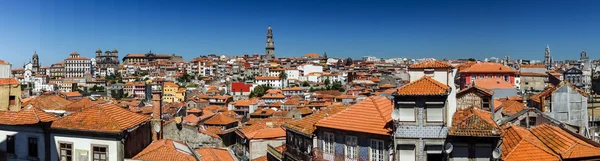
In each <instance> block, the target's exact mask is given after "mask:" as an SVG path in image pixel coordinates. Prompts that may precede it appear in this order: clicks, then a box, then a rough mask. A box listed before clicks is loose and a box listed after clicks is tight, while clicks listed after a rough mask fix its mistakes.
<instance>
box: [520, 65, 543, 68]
mask: <svg viewBox="0 0 600 161" xmlns="http://www.w3.org/2000/svg"><path fill="white" fill-rule="evenodd" d="M521 68H544V69H546V65H544V64H521Z"/></svg>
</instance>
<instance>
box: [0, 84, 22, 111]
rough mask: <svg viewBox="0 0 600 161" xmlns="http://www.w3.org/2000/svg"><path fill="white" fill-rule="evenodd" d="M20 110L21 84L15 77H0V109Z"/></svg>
mask: <svg viewBox="0 0 600 161" xmlns="http://www.w3.org/2000/svg"><path fill="white" fill-rule="evenodd" d="M8 110H10V111H19V110H21V85H20V84H19V81H18V80H17V79H15V78H0V111H8Z"/></svg>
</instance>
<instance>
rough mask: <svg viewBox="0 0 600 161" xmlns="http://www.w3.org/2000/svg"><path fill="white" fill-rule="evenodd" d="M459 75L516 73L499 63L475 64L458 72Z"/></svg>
mask: <svg viewBox="0 0 600 161" xmlns="http://www.w3.org/2000/svg"><path fill="white" fill-rule="evenodd" d="M459 72H460V73H516V72H517V71H515V70H513V69H511V68H510V67H507V66H504V65H502V64H500V63H489V62H484V63H477V64H473V65H471V67H469V68H466V69H464V70H461V71H459Z"/></svg>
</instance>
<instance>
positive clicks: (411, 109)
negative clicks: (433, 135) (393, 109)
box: [397, 102, 415, 122]
mask: <svg viewBox="0 0 600 161" xmlns="http://www.w3.org/2000/svg"><path fill="white" fill-rule="evenodd" d="M397 110H398V111H397V112H398V117H399V118H397V119H399V120H400V121H411V122H414V121H415V104H414V102H398V109H397Z"/></svg>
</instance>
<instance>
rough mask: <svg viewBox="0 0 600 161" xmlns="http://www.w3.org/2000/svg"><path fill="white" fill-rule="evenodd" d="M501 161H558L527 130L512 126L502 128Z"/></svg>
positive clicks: (555, 156) (556, 157) (554, 155)
mask: <svg viewBox="0 0 600 161" xmlns="http://www.w3.org/2000/svg"><path fill="white" fill-rule="evenodd" d="M502 129H503V131H502V134H503V135H502V160H506V161H522V160H526V161H554V160H556V161H558V160H559V156H557V155H556V154H554V153H553V152H552V151H551V150H550V149H549V148H548V147H546V146H545V145H544V144H543V143H542V142H541V141H540V140H539V139H538V138H537V137H536V136H534V135H533V134H532V133H531V132H530V131H529V130H527V129H525V128H523V127H519V126H517V125H514V124H511V123H509V124H507V125H505V126H503V127H502Z"/></svg>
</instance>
